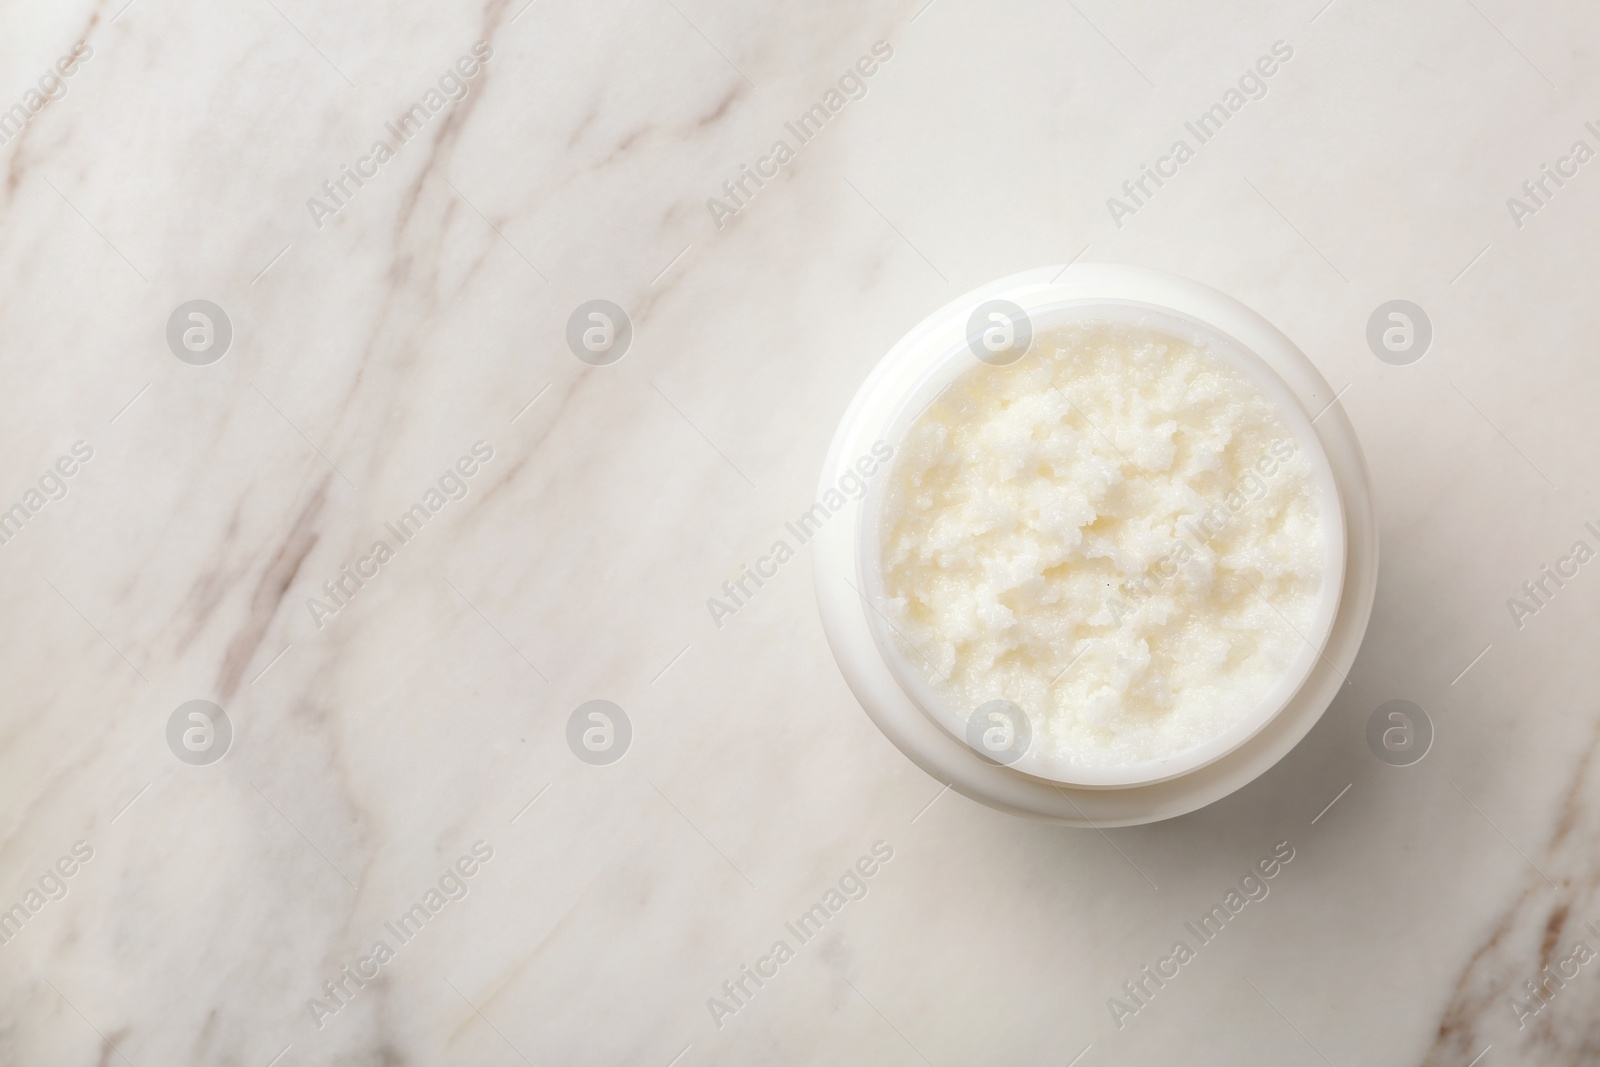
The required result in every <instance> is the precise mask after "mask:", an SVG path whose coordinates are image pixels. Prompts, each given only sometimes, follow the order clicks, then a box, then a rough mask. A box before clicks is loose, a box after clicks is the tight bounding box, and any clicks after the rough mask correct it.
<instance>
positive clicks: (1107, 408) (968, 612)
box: [881, 324, 1324, 768]
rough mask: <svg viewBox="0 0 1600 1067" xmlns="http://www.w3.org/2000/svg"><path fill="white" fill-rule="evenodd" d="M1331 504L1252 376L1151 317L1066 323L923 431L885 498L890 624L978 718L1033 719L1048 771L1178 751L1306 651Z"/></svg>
mask: <svg viewBox="0 0 1600 1067" xmlns="http://www.w3.org/2000/svg"><path fill="white" fill-rule="evenodd" d="M1319 510H1320V509H1319V504H1318V498H1317V495H1316V486H1315V480H1314V477H1313V471H1312V468H1311V465H1310V463H1309V461H1308V460H1307V458H1306V456H1305V455H1304V453H1303V452H1302V450H1301V449H1300V448H1299V446H1298V445H1297V444H1296V442H1295V440H1294V436H1293V434H1292V433H1291V431H1290V429H1289V427H1288V424H1287V423H1286V422H1285V420H1284V418H1283V416H1282V415H1281V413H1280V412H1279V410H1278V409H1277V407H1276V405H1275V403H1274V402H1273V401H1272V400H1271V399H1270V398H1269V397H1268V396H1267V395H1266V394H1265V393H1264V392H1262V390H1261V389H1260V388H1259V387H1258V386H1257V385H1256V384H1255V382H1253V381H1252V380H1251V379H1250V378H1249V377H1248V376H1247V375H1246V374H1245V373H1244V372H1243V371H1241V370H1239V369H1236V368H1235V367H1233V366H1230V365H1229V364H1228V363H1226V362H1224V361H1223V360H1222V359H1221V358H1219V357H1218V356H1216V355H1215V354H1213V353H1211V352H1209V351H1207V350H1206V349H1205V348H1203V347H1200V346H1199V345H1198V344H1196V343H1193V342H1190V341H1187V340H1182V339H1179V338H1178V337H1175V336H1172V335H1169V334H1166V333H1163V332H1160V331H1157V330H1154V329H1150V328H1146V327H1139V326H1128V325H1113V324H1096V325H1087V326H1071V327H1064V328H1061V329H1058V330H1055V331H1053V332H1050V333H1046V334H1043V335H1041V336H1040V337H1038V338H1036V339H1035V341H1034V344H1033V347H1032V349H1031V351H1030V352H1029V354H1028V355H1027V356H1026V357H1025V358H1023V359H1022V360H1020V361H1018V362H1017V363H1014V364H1012V365H1010V366H1006V367H994V366H989V365H985V364H978V363H975V364H974V365H973V367H972V368H971V369H970V370H969V371H967V372H965V373H964V374H963V375H962V376H961V377H960V378H958V379H957V380H956V381H955V382H954V383H953V384H952V385H951V386H950V387H949V388H948V389H946V390H945V392H944V393H943V395H942V396H941V397H940V399H938V400H937V401H935V402H934V403H933V404H932V405H931V406H929V408H928V409H927V410H926V411H925V412H923V413H922V414H921V415H920V416H919V417H918V418H917V421H916V422H915V423H914V424H913V425H912V426H911V427H910V429H909V431H908V432H907V434H906V438H905V441H904V442H903V444H902V445H901V446H900V448H899V449H898V450H897V456H896V460H895V464H894V467H893V469H892V471H891V474H890V478H889V481H888V483H887V484H886V487H885V497H884V502H883V512H882V524H881V538H882V540H881V550H882V563H883V578H884V589H885V593H886V595H887V597H888V603H887V604H886V605H885V612H886V614H887V616H888V617H889V618H890V619H891V620H892V621H893V624H894V626H895V629H896V630H898V631H899V632H900V634H901V635H902V636H903V637H904V638H905V639H906V640H908V641H909V643H910V644H911V645H912V646H913V650H912V651H909V652H908V653H907V656H906V658H907V659H908V661H909V662H910V663H912V664H913V665H914V666H915V668H916V669H917V670H919V671H921V672H922V674H923V675H924V677H925V678H926V679H927V680H928V682H929V683H930V685H931V686H932V687H933V689H934V692H935V693H936V694H937V695H938V697H939V698H940V699H942V700H945V701H949V702H951V704H952V705H953V706H954V707H955V708H957V709H959V710H960V711H961V713H962V714H963V715H965V714H968V713H970V711H971V709H974V708H976V707H978V706H979V705H980V704H983V703H984V702H986V701H989V700H993V699H1006V700H1010V701H1012V702H1014V703H1016V704H1017V705H1019V706H1020V707H1022V708H1023V709H1025V710H1026V711H1027V712H1028V715H1029V718H1030V720H1031V721H1032V724H1033V729H1034V737H1033V741H1032V743H1031V746H1030V750H1031V751H1032V752H1033V753H1034V754H1036V755H1037V756H1038V757H1039V758H1041V759H1043V760H1045V761H1048V762H1059V763H1063V764H1068V765H1073V766H1081V767H1100V768H1104V767H1118V766H1125V765H1128V764H1132V763H1140V762H1144V761H1147V760H1156V759H1162V758H1166V757H1169V756H1173V755H1176V754H1178V753H1180V752H1183V751H1184V750H1186V749H1189V748H1191V747H1192V746H1194V745H1197V744H1201V743H1203V742H1205V741H1208V740H1211V739H1213V738H1216V737H1218V736H1219V735H1220V734H1222V733H1223V732H1224V731H1225V730H1227V729H1228V728H1229V727H1230V726H1232V725H1233V724H1235V723H1237V722H1239V721H1240V720H1241V719H1243V718H1245V717H1248V716H1249V715H1250V714H1251V712H1252V711H1254V710H1255V708H1256V706H1257V705H1258V704H1259V703H1260V702H1261V701H1262V699H1263V698H1264V697H1265V696H1266V694H1267V693H1268V691H1269V690H1270V689H1271V688H1272V686H1273V684H1274V683H1275V682H1276V681H1277V680H1278V679H1279V678H1280V677H1281V676H1282V675H1283V674H1284V673H1285V671H1286V670H1287V669H1288V668H1289V666H1290V664H1291V662H1292V661H1293V660H1294V659H1295V658H1296V656H1297V655H1299V654H1300V653H1301V650H1302V648H1303V646H1304V644H1305V642H1304V639H1303V638H1302V637H1301V634H1303V633H1305V632H1306V631H1307V629H1308V627H1309V626H1310V625H1311V623H1312V620H1313V617H1314V615H1315V614H1316V609H1317V607H1318V602H1319V599H1320V596H1321V591H1322V583H1323V566H1324V564H1323V533H1322V529H1321V525H1320V522H1321V517H1320V515H1319Z"/></svg>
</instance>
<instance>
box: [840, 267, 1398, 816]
mask: <svg viewBox="0 0 1600 1067" xmlns="http://www.w3.org/2000/svg"><path fill="white" fill-rule="evenodd" d="M1101 325H1105V326H1108V327H1109V326H1119V325H1120V326H1123V327H1131V328H1135V329H1143V330H1154V331H1157V332H1159V333H1162V334H1165V335H1168V336H1172V337H1175V338H1178V339H1180V340H1182V341H1184V342H1192V343H1193V344H1195V345H1197V346H1199V347H1201V348H1203V349H1204V350H1205V351H1206V352H1207V353H1209V356H1210V357H1211V358H1215V359H1218V360H1220V361H1221V362H1223V363H1226V364H1228V365H1230V366H1231V367H1232V368H1233V369H1234V370H1236V371H1239V372H1242V374H1243V376H1244V377H1245V378H1246V379H1248V381H1249V382H1250V383H1251V384H1253V385H1254V386H1255V388H1256V389H1257V390H1259V392H1260V394H1263V395H1265V396H1266V397H1267V398H1269V399H1270V401H1271V402H1272V404H1273V406H1274V407H1275V409H1276V413H1277V415H1278V416H1279V417H1280V419H1281V423H1282V425H1284V426H1285V427H1286V428H1287V429H1288V431H1289V432H1290V434H1291V435H1292V437H1293V440H1294V442H1295V445H1296V447H1297V448H1298V450H1299V451H1300V453H1302V454H1303V457H1304V459H1305V460H1306V461H1308V462H1309V471H1310V476H1309V479H1308V484H1309V486H1310V490H1309V491H1310V492H1313V493H1314V494H1315V497H1316V504H1317V511H1318V514H1319V516H1320V522H1319V524H1318V525H1319V529H1320V536H1319V537H1318V538H1317V539H1315V544H1316V551H1317V552H1318V553H1319V554H1320V555H1319V572H1320V574H1321V576H1322V585H1321V587H1320V588H1321V592H1320V593H1319V594H1318V598H1317V600H1316V603H1315V604H1314V606H1313V608H1312V610H1311V611H1310V613H1309V615H1308V617H1307V620H1303V623H1308V624H1303V625H1302V626H1300V627H1296V628H1295V633H1296V634H1297V635H1298V636H1299V637H1300V638H1301V641H1300V642H1299V646H1298V647H1297V651H1296V653H1295V655H1294V657H1293V659H1292V662H1289V663H1288V664H1287V666H1286V667H1285V668H1284V669H1283V670H1282V672H1281V673H1280V674H1278V675H1277V677H1276V678H1275V679H1274V680H1273V681H1272V684H1271V685H1270V687H1268V688H1267V690H1266V695H1265V696H1264V697H1262V698H1260V699H1259V700H1256V701H1254V702H1252V703H1251V705H1250V706H1249V707H1248V708H1241V709H1240V710H1239V711H1238V712H1237V713H1236V714H1234V715H1233V716H1232V718H1231V720H1230V721H1229V722H1228V723H1227V725H1226V727H1225V728H1223V729H1220V730H1219V731H1217V732H1216V733H1215V734H1214V735H1213V736H1208V737H1206V738H1204V739H1203V740H1202V741H1201V742H1200V743H1197V744H1191V745H1188V746H1186V747H1184V748H1182V749H1181V751H1177V752H1174V753H1171V754H1165V755H1163V756H1162V757H1161V758H1157V759H1140V760H1134V761H1130V762H1124V763H1117V762H1115V761H1112V762H1111V763H1110V764H1108V765H1106V764H1103V765H1087V766H1086V765H1082V764H1081V763H1073V762H1071V761H1067V762H1063V761H1062V760H1061V759H1060V758H1059V754H1056V758H1052V753H1050V752H1048V751H1046V750H1045V749H1044V748H1043V747H1042V746H1041V747H1035V748H1034V749H1031V750H1021V751H1013V752H1010V753H1002V752H1000V751H998V750H996V751H985V749H984V746H983V744H981V743H980V742H979V739H978V738H979V733H978V732H977V729H976V727H974V725H973V723H974V721H975V709H972V708H966V707H962V706H959V705H958V704H957V703H952V701H951V700H949V699H948V698H947V697H946V696H943V695H941V694H940V693H938V692H936V691H935V689H934V688H933V686H932V685H930V681H929V679H928V677H927V674H928V672H927V671H926V670H924V669H923V667H924V666H925V664H918V663H916V662H913V656H912V655H911V652H910V651H908V649H909V648H910V645H909V642H908V639H906V638H905V636H904V635H903V634H901V633H900V631H899V629H898V628H897V627H896V626H895V625H894V623H893V621H892V620H891V618H890V614H891V612H890V611H889V610H886V609H887V608H888V607H889V603H890V602H889V600H888V598H887V597H888V595H887V592H886V589H885V573H884V572H885V568H884V566H883V560H882V553H881V546H882V542H883V534H884V523H885V521H886V520H885V516H884V509H885V497H886V492H887V487H888V486H889V485H891V484H892V480H893V478H894V475H895V464H896V463H897V462H900V461H901V460H902V456H903V451H904V450H903V449H902V447H901V445H902V443H903V442H904V440H905V437H906V434H907V432H908V431H909V430H910V429H911V427H912V426H914V425H915V424H916V423H917V421H918V419H919V417H920V416H921V415H922V414H923V413H924V412H925V411H926V410H927V409H928V407H929V405H930V404H931V403H933V402H934V401H935V400H936V399H937V398H939V397H941V396H942V395H944V394H945V393H946V392H947V390H949V388H950V386H951V385H952V383H957V382H960V381H963V380H966V379H969V378H970V377H971V375H972V372H973V370H974V368H979V367H981V366H982V364H985V363H987V364H991V365H996V366H1004V365H1009V364H1010V363H1012V362H1015V361H1018V360H1021V359H1028V358H1037V356H1038V353H1037V351H1036V350H1034V351H1030V349H1031V348H1032V346H1033V342H1034V341H1035V340H1039V341H1041V343H1042V341H1043V339H1045V338H1049V337H1052V336H1057V335H1058V331H1061V330H1062V329H1070V328H1073V327H1085V326H1088V327H1097V326H1101ZM980 373H981V371H980ZM1333 401H1334V394H1333V392H1332V390H1331V389H1330V388H1329V387H1328V385H1327V383H1326V382H1325V381H1324V380H1323V378H1322V376H1321V375H1320V374H1319V373H1318V372H1317V370H1316V368H1315V367H1314V366H1313V365H1312V364H1311V362H1310V361H1309V360H1308V359H1306V357H1305V356H1304V355H1303V354H1302V353H1301V352H1300V351H1299V349H1297V348H1296V347H1295V346H1294V344H1293V343H1292V342H1290V341H1289V339H1288V338H1286V337H1285V336H1284V335H1283V334H1281V333H1280V332H1278V331H1277V330H1276V329H1274V328H1273V327H1272V326H1271V325H1270V324H1269V323H1268V322H1266V320H1264V319H1263V318H1261V317H1260V316H1259V315H1257V314H1256V313H1254V312H1253V311H1251V310H1250V309H1248V308H1246V307H1244V306H1243V305H1242V304H1239V303H1238V302H1237V301H1234V300H1232V299H1230V298H1228V297H1226V296H1224V295H1222V294H1221V293H1218V292H1216V291H1215V290H1213V289H1210V288H1207V287H1206V286H1203V285H1200V284H1198V283H1196V282H1192V281H1188V280H1186V279H1182V278H1178V277H1175V276H1172V275H1168V274H1164V273H1160V272H1156V271H1150V270H1145V269H1141V268H1134V267H1123V266H1114V265H1103V264H1086V265H1081V266H1073V267H1068V268H1065V269H1062V268H1060V267H1048V268H1042V269H1040V270H1035V271H1029V272H1027V273H1024V274H1018V275H1014V276H1012V277H1009V278H1005V279H1001V280H1000V281H997V282H994V283H992V284H990V285H987V286H984V287H982V288H980V289H977V290H974V291H973V292H971V293H968V294H966V295H965V296H962V297H960V298H958V299H956V300H954V301H952V302H951V303H949V304H947V305H946V306H944V307H943V308H940V309H939V310H938V311H936V312H935V313H934V314H932V315H930V316H929V317H928V318H927V319H925V320H924V321H923V322H921V323H920V324H918V325H917V326H916V327H915V328H914V329H913V330H912V331H911V332H910V333H908V334H907V335H906V336H905V337H904V338H902V339H901V341H900V342H899V343H898V344H896V345H895V346H894V348H893V349H891V350H890V352H889V353H888V354H887V355H886V356H885V357H884V358H883V360H882V361H881V362H880V363H879V365H878V366H877V367H876V368H875V369H874V370H873V372H872V373H871V374H870V375H869V376H868V378H867V380H866V382H865V383H864V384H863V385H862V387H861V389H860V391H859V392H858V393H857V394H856V396H855V399H854V400H853V401H852V403H851V405H850V407H849V409H848V410H847V412H846V414H845V417H844V419H843V421H842V422H841V424H840V426H839V429H838V432H837V433H836V434H835V436H834V439H833V443H832V446H831V447H830V449H829V452H828V457H827V461H826V462H825V464H824V466H823V471H822V476H821V485H822V489H823V490H824V491H825V492H826V491H832V490H833V487H835V486H837V485H839V484H840V480H841V478H842V477H846V476H847V475H849V474H850V472H852V471H854V472H857V473H863V471H862V467H863V463H862V458H863V457H874V458H873V459H871V460H868V461H867V463H866V466H867V467H868V468H869V469H873V470H874V472H875V473H874V474H873V476H871V477H865V478H864V479H863V480H864V481H865V485H866V488H865V490H864V493H863V494H862V495H861V498H860V499H858V500H849V501H847V502H846V503H845V505H844V508H843V509H842V510H841V511H840V512H839V513H838V514H837V515H836V516H835V517H834V518H833V519H832V520H831V521H830V522H829V523H828V524H827V525H826V527H825V528H824V529H823V530H821V531H820V532H819V533H818V535H817V537H816V538H815V540H814V541H813V549H814V553H815V554H814V556H813V568H814V574H815V580H816V591H817V602H818V607H819V610H820V612H821V616H822V621H823V627H824V630H825V632H826V633H827V636H828V640H829V643H830V645H831V647H832V649H833V652H834V656H835V658H836V659H837V660H838V662H839V665H840V668H841V670H842V671H843V673H844V676H845V679H846V681H847V682H848V683H849V685H850V687H851V689H852V691H853V692H854V693H855V695H856V697H857V699H858V700H860V702H861V704H862V707H863V708H864V709H865V710H866V712H867V714H868V715H869V716H870V717H871V718H872V719H873V721H874V722H875V723H876V724H877V725H878V727H879V728H880V729H881V730H882V731H883V732H884V734H885V735H886V736H887V737H888V738H889V739H890V740H891V741H892V742H894V744H895V745H896V746H897V747H899V748H900V750H901V751H902V752H904V753H905V754H906V755H907V756H909V757H910V758H911V759H912V760H913V761H914V762H915V763H917V764H918V765H919V766H921V767H922V768H923V769H924V770H926V771H927V772H928V773H929V774H931V775H932V776H934V777H935V778H937V779H938V780H940V781H941V782H945V783H947V784H949V785H950V786H951V787H952V788H955V789H957V790H959V791H961V792H962V793H964V794H966V795H967V796H969V797H972V798H973V799H975V800H979V801H981V802H983V803H985V804H988V805H990V806H992V807H995V808H999V809H1001V810H1004V811H1010V812H1013V813H1016V814H1023V815H1032V816H1037V817H1042V818H1048V819H1054V820H1058V821H1061V822H1066V823H1071V824H1076V825H1090V824H1092V825H1096V826H1108V825H1127V824H1134V823H1142V822H1151V821H1155V820H1158V819H1164V818H1170V817H1173V816H1175V815H1180V814H1183V813H1184V812H1188V811H1192V810H1194V809H1195V808H1198V807H1201V806H1203V805H1205V804H1209V803H1211V802H1212V801H1214V800H1217V799H1219V798H1220V797H1223V796H1226V795H1227V794H1228V793H1231V792H1233V791H1234V790H1236V789H1238V788H1240V787H1241V786H1243V785H1244V784H1245V783H1247V782H1249V781H1250V780H1251V779H1253V778H1255V777H1256V776H1257V775H1259V774H1261V773H1262V772H1263V771H1265V770H1266V769H1267V768H1268V767H1270V766H1272V765H1273V764H1274V763H1275V762H1277V760H1278V759H1280V758H1282V757H1283V755H1285V754H1286V753H1287V752H1288V751H1289V750H1290V749H1291V748H1293V747H1294V745H1295V744H1296V743H1298V742H1299V741H1300V739H1301V738H1302V737H1304V736H1305V734H1306V733H1307V732H1308V731H1309V730H1310V729H1311V727H1312V726H1313V725H1314V724H1315V723H1316V721H1317V719H1318V718H1319V717H1320V716H1321V714H1322V713H1323V711H1324V710H1326V708H1327V707H1328V705H1329V703H1330V702H1331V701H1332V699H1333V697H1334V695H1335V694H1336V693H1337V691H1338V688H1339V686H1340V685H1343V684H1345V682H1346V677H1345V676H1346V673H1347V672H1348V670H1349V667H1350V664H1351V663H1352V662H1353V661H1354V659H1355V655H1356V651H1357V649H1358V648H1359V646H1360V643H1361V637H1362V635H1363V633H1364V632H1365V630H1366V625H1367V619H1368V616H1369V615H1370V613H1371V609H1372V602H1373V598H1374V594H1375V591H1376V585H1377V567H1378V538H1377V522H1376V518H1375V516H1374V514H1373V509H1372V500H1371V489H1370V486H1369V483H1368V479H1367V472H1366V465H1365V461H1364V460H1363V458H1362V455H1361V449H1360V446H1359V443H1358V442H1357V440H1356V437H1355V433H1354V430H1353V429H1352V427H1351V425H1350V422H1349V420H1348V419H1347V418H1346V417H1345V414H1344V411H1343V410H1342V408H1341V407H1340V406H1339V405H1337V404H1335V403H1334V402H1333ZM891 449H892V450H893V452H894V454H893V456H892V457H891V458H890V459H889V460H888V461H887V463H884V462H883V457H884V455H885V454H886V453H888V452H889V451H890V450H891ZM880 466H883V467H887V470H884V471H881V472H878V471H876V468H878V467H880ZM835 495H837V493H835ZM841 520H842V521H841ZM912 651H914V650H912ZM1017 710H1018V709H1017V708H1016V706H1015V705H1012V706H1011V710H1010V711H1009V712H1007V713H1006V714H1007V715H1010V716H1012V717H1013V718H1015V712H1016V711H1017ZM1022 718H1023V720H1024V721H1019V722H1017V725H1018V726H1020V727H1021V733H1022V735H1023V741H1024V742H1026V740H1027V737H1028V736H1029V734H1030V729H1029V724H1028V722H1027V721H1025V720H1026V718H1027V716H1026V715H1024V716H1023V717H1022ZM995 721H996V722H998V723H1001V724H1002V725H1006V718H1005V717H1001V718H996V719H995ZM1035 732H1036V731H1035ZM1004 736H1005V738H1006V739H1007V740H1008V741H1010V740H1011V739H1012V738H1013V731H1011V730H1010V728H1009V726H1007V730H1006V732H1005V735H1004Z"/></svg>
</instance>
